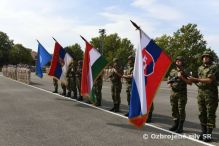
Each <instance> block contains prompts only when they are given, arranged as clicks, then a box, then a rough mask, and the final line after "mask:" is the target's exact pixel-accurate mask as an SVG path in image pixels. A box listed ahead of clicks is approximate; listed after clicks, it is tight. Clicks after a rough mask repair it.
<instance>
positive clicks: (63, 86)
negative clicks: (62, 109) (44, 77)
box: [61, 83, 67, 94]
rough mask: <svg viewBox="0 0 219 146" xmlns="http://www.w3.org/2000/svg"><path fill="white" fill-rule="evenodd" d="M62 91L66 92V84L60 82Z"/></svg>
mask: <svg viewBox="0 0 219 146" xmlns="http://www.w3.org/2000/svg"><path fill="white" fill-rule="evenodd" d="M61 87H62V91H63V93H64V94H66V88H67V87H66V85H65V84H64V83H61Z"/></svg>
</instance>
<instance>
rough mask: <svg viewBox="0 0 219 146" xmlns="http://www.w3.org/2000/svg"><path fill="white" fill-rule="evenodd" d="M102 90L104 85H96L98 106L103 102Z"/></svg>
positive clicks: (95, 91)
mask: <svg viewBox="0 0 219 146" xmlns="http://www.w3.org/2000/svg"><path fill="white" fill-rule="evenodd" d="M101 90H102V84H100V83H98V84H95V85H94V94H95V96H96V98H97V101H96V103H97V104H101V100H102V93H101Z"/></svg>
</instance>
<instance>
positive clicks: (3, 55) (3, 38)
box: [0, 31, 13, 66]
mask: <svg viewBox="0 0 219 146" xmlns="http://www.w3.org/2000/svg"><path fill="white" fill-rule="evenodd" d="M12 46H13V40H10V39H9V37H8V36H7V34H6V33H4V32H1V31H0V66H2V65H3V64H8V63H9V52H10V49H11V48H12Z"/></svg>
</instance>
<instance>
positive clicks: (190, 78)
mask: <svg viewBox="0 0 219 146" xmlns="http://www.w3.org/2000/svg"><path fill="white" fill-rule="evenodd" d="M188 80H190V81H191V82H194V83H196V82H198V78H195V77H193V76H189V77H188Z"/></svg>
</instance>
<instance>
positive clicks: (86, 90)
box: [81, 37, 108, 102]
mask: <svg viewBox="0 0 219 146" xmlns="http://www.w3.org/2000/svg"><path fill="white" fill-rule="evenodd" d="M81 38H82V39H83V40H84V41H85V43H86V48H85V52H84V59H83V66H82V78H81V95H82V96H88V97H94V96H92V95H93V92H92V87H93V84H94V83H95V81H96V79H97V78H98V76H99V75H100V74H101V73H102V71H103V69H104V68H105V67H106V65H107V64H108V62H107V60H106V59H105V58H104V57H103V56H102V55H101V54H100V53H99V52H98V51H97V49H95V48H94V47H93V46H92V45H91V44H90V43H89V42H87V41H86V40H85V39H84V38H83V37H81ZM91 100H92V101H93V102H94V101H95V99H91Z"/></svg>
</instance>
